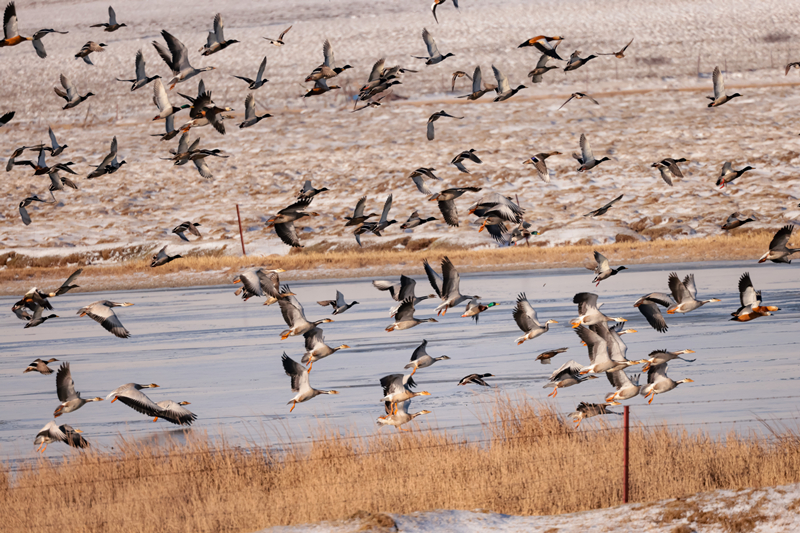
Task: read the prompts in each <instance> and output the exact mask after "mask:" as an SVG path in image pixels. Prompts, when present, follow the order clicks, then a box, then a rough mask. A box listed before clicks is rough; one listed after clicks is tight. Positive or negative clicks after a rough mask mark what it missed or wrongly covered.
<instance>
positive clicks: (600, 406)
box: [569, 402, 622, 429]
mask: <svg viewBox="0 0 800 533" xmlns="http://www.w3.org/2000/svg"><path fill="white" fill-rule="evenodd" d="M614 405H620V403H619V402H607V403H586V402H581V403H579V404H578V407H577V408H576V410H575V412H572V413H570V414H569V417H570V418H572V421H573V422H575V429H578V427H579V426H580V425H581V422H582V421H583V420H585V419H587V418H591V417H593V416H600V415H620V414H622V413H615V412H614V411H609V410H608V408H609V407H611V406H614Z"/></svg>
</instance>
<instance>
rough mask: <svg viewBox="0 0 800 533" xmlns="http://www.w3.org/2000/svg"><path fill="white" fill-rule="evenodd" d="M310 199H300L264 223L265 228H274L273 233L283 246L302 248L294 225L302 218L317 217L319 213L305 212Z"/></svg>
mask: <svg viewBox="0 0 800 533" xmlns="http://www.w3.org/2000/svg"><path fill="white" fill-rule="evenodd" d="M311 200H312V198H303V199H300V200H298V201H296V202H294V203H293V204H291V205H289V206H288V207H284V208H283V209H281V210H280V211H278V214H277V215H274V216H272V217H270V218H269V220H267V222H266V226H267V228H275V233H276V234H277V235H278V237H280V239H281V240H282V241H283V242H284V244H288V245H289V246H292V247H295V248H302V247H303V245H302V244H300V238H299V237H298V236H297V228H295V226H294V223H295V221H296V220H300V219H301V218H303V217H314V216H319V213H316V212H314V211H305V209H306V208H308V207H309V206H310V205H311Z"/></svg>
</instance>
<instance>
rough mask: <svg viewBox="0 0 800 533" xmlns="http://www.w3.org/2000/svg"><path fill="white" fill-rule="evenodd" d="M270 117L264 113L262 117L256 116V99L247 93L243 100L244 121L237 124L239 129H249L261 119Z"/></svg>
mask: <svg viewBox="0 0 800 533" xmlns="http://www.w3.org/2000/svg"><path fill="white" fill-rule="evenodd" d="M271 116H272V115H270V114H269V113H264V114H263V115H260V116H259V115H257V114H256V99H255V97H254V96H253V93H248V95H247V96H246V97H245V99H244V120H243V121H242V122H241V123H240V124H239V129H241V128H249V127H250V126H255V125H256V124H258V122H259V121H260V120H262V119H265V118H269V117H271Z"/></svg>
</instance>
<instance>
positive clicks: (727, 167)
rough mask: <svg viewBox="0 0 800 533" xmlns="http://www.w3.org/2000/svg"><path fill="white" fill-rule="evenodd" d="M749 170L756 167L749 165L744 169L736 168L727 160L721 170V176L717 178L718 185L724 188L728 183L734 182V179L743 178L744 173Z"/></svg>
mask: <svg viewBox="0 0 800 533" xmlns="http://www.w3.org/2000/svg"><path fill="white" fill-rule="evenodd" d="M748 170H755V169H754V168H753V167H751V166H750V165H747V166H746V167H744V168H742V169H739V170H736V169H734V168H733V166H732V165H731V162H730V161H725V164H723V165H722V172H720V174H719V178H717V182H716V185H718V186H719V188H720V189H724V188H725V184H726V183H733V181H734V180H736V179H738V178H741V177H742V174H744V173H745V172H747V171H748Z"/></svg>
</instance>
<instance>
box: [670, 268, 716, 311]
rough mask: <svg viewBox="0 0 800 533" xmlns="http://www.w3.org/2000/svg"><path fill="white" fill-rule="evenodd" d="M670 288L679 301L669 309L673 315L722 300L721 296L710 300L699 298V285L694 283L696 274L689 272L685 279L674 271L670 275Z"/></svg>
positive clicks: (674, 297) (675, 298)
mask: <svg viewBox="0 0 800 533" xmlns="http://www.w3.org/2000/svg"><path fill="white" fill-rule="evenodd" d="M668 283H669V290H670V292H671V293H672V298H673V299H674V300H675V301H676V302H678V303H677V304H675V305H673V306H671V307H670V308H669V309H667V313H668V314H670V315H673V314H675V313H688V312H689V311H694V310H695V309H697V308H698V307H701V306H703V305H705V304H707V303H711V302H721V301H722V300H720V299H719V298H710V299H708V300H698V299H697V285H695V283H694V274H689V275H687V276H686V277H685V278H683V281H681V280H680V278H679V277H678V274H677V273H675V272H672V273H671V274H670V275H669V280H668Z"/></svg>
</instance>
